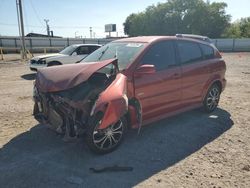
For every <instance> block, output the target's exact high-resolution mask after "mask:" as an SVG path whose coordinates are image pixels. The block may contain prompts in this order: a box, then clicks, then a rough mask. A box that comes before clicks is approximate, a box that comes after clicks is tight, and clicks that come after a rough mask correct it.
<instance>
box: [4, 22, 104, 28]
mask: <svg viewBox="0 0 250 188" xmlns="http://www.w3.org/2000/svg"><path fill="white" fill-rule="evenodd" d="M0 25H6V26H15V27H16V26H17V24H13V23H3V22H0ZM25 26H29V27H37V28H44V26H38V25H29V24H26V25H25ZM51 27H53V28H58V29H68V28H72V29H89V26H56V25H54V26H53V25H52V26H51ZM92 28H95V29H103V28H104V27H100V26H92Z"/></svg>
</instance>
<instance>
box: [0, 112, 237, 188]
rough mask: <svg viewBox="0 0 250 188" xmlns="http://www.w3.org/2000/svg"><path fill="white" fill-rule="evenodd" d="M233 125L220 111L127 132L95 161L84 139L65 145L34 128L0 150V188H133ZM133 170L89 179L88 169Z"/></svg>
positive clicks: (182, 116) (189, 114)
mask: <svg viewBox="0 0 250 188" xmlns="http://www.w3.org/2000/svg"><path fill="white" fill-rule="evenodd" d="M232 125H233V121H232V120H231V115H230V113H228V112H227V111H225V110H223V109H217V110H216V111H215V112H213V113H211V114H205V113H203V112H200V111H199V110H193V111H190V112H186V113H183V114H180V115H177V116H175V117H171V118H168V119H165V120H162V121H159V122H156V123H154V124H151V126H148V127H145V128H143V129H142V130H141V132H140V134H139V135H137V132H136V131H130V132H129V133H128V135H127V136H126V138H125V140H124V142H123V144H122V145H121V146H120V147H119V148H118V149H117V150H116V151H114V152H112V153H110V154H106V155H95V154H93V153H92V152H90V151H89V150H88V148H87V146H86V145H85V143H84V141H83V139H79V140H77V141H76V142H73V143H64V142H63V140H62V138H61V136H59V135H56V134H55V133H54V132H52V131H50V130H49V129H47V128H46V127H45V126H43V125H40V124H38V125H37V126H35V127H33V128H32V129H30V130H29V131H27V132H24V133H22V134H20V135H18V136H16V137H15V138H13V139H12V140H10V141H9V142H8V143H7V144H6V145H4V146H3V148H2V149H1V150H0V173H1V176H0V183H1V185H5V186H6V187H15V186H17V185H18V186H19V187H79V186H81V187H84V186H87V187H119V186H120V187H131V186H135V185H137V184H138V183H140V182H142V181H144V180H146V179H148V178H149V177H151V176H153V175H154V174H156V173H158V172H160V171H161V170H164V169H167V168H169V167H170V166H172V165H174V164H176V163H178V162H179V161H181V160H183V159H185V158H186V157H188V156H189V155H191V154H193V153H195V152H196V151H197V150H199V149H200V148H202V147H203V146H205V145H206V144H207V143H209V142H212V141H213V140H214V139H216V138H218V137H219V136H220V135H221V134H223V133H224V132H226V131H227V130H229V129H230V128H231V127H232ZM113 165H121V166H129V167H133V171H130V172H103V173H98V174H97V173H93V172H91V171H90V170H89V168H91V167H107V166H113Z"/></svg>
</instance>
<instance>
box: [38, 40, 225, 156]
mask: <svg viewBox="0 0 250 188" xmlns="http://www.w3.org/2000/svg"><path fill="white" fill-rule="evenodd" d="M225 70H226V66H225V62H224V60H223V59H222V57H221V55H220V53H219V51H218V50H217V49H216V48H215V46H214V45H212V44H210V43H207V42H206V41H203V40H199V39H193V38H188V37H180V36H147V37H134V38H126V39H120V40H116V41H113V42H111V43H109V44H106V45H104V46H102V47H101V48H99V49H98V50H96V51H95V52H93V53H92V54H90V55H89V56H88V57H86V58H85V59H84V60H83V61H82V62H81V63H78V64H71V65H63V66H58V67H57V66H55V67H48V68H42V69H39V70H38V72H37V78H36V81H35V85H34V100H35V105H34V116H35V118H36V119H37V120H39V121H40V122H41V123H42V124H46V125H48V126H49V127H50V128H51V129H53V130H55V131H56V132H58V133H60V134H63V135H64V138H65V139H66V140H68V139H72V138H77V137H79V136H81V135H84V138H85V140H86V143H87V145H88V146H89V148H90V149H91V150H92V151H94V152H97V153H108V152H111V151H113V150H114V149H115V148H117V147H118V146H119V145H120V143H121V142H122V140H123V138H124V136H125V133H126V130H127V129H130V128H132V129H138V130H140V128H141V126H144V125H146V124H149V123H151V122H154V121H157V120H160V119H163V118H166V117H168V116H172V115H175V114H177V113H180V112H184V111H187V110H190V109H194V108H198V107H201V106H203V108H204V109H205V110H206V111H207V112H212V111H213V110H215V109H216V107H217V105H218V102H219V99H220V94H221V92H222V91H223V89H224V88H225V84H226V80H225Z"/></svg>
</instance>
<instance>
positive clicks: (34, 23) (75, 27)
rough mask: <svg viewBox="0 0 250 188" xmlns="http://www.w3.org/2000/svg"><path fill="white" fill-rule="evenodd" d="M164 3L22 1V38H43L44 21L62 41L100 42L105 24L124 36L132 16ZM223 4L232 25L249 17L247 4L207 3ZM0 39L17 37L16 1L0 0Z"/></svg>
mask: <svg viewBox="0 0 250 188" xmlns="http://www.w3.org/2000/svg"><path fill="white" fill-rule="evenodd" d="M158 2H166V0H126V1H117V0H22V4H23V16H24V25H25V28H24V30H25V34H27V33H30V32H35V33H42V34H46V24H45V21H44V19H49V25H50V29H51V30H53V32H54V35H57V36H63V37H83V38H84V37H87V38H89V37H90V32H89V27H92V30H93V36H95V37H96V38H102V37H105V36H106V35H107V33H105V32H104V25H105V24H110V23H112V24H116V26H117V33H112V36H117V35H118V36H124V33H123V23H124V22H125V20H126V17H127V16H128V15H130V14H131V13H138V12H141V11H143V10H145V8H146V7H148V6H150V5H153V4H154V5H156V4H157V3H158ZM210 2H226V3H227V5H228V7H227V9H226V11H227V13H228V14H230V15H231V16H232V21H235V20H237V19H240V18H242V17H249V16H250V11H249V7H250V0H210ZM0 35H2V36H17V35H19V31H18V22H17V11H16V0H0Z"/></svg>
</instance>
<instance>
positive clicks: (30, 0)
mask: <svg viewBox="0 0 250 188" xmlns="http://www.w3.org/2000/svg"><path fill="white" fill-rule="evenodd" d="M29 2H30V5H31V7H32V9H33V11H34V13H35V15H36V18H37V20H38V21H39V22H40V24H41V25H43V22H42V19H41V18H40V16H39V15H38V13H37V10H36V8H35V6H34V4H33V1H32V0H29Z"/></svg>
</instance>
